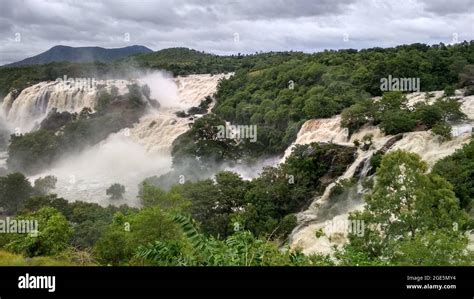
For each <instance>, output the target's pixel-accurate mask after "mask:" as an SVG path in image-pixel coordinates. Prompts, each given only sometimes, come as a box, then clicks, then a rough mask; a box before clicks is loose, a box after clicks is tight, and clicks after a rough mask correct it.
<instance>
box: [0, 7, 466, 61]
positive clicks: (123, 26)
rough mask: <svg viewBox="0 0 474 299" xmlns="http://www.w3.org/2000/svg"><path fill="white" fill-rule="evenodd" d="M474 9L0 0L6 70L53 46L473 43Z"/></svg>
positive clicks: (224, 50)
mask: <svg viewBox="0 0 474 299" xmlns="http://www.w3.org/2000/svg"><path fill="white" fill-rule="evenodd" d="M473 24H474V0H449V1H445V0H403V1H401V0H394V1H392V0H339V1H336V0H293V1H291V0H286V1H282V0H155V1H153V0H134V1H121V0H117V1H89V0H68V1H65V0H61V1H55V0H0V65H2V64H5V63H10V62H14V61H18V60H21V59H24V58H26V57H29V56H33V55H36V54H39V53H41V52H43V51H45V50H47V49H49V48H51V47H53V46H55V45H68V46H102V47H124V46H128V45H134V44H138V45H144V46H147V47H149V48H151V49H153V50H159V49H163V48H169V47H176V46H184V47H189V48H194V49H197V50H204V51H207V52H211V53H216V54H232V53H238V52H241V53H254V52H256V51H270V50H273V51H281V50H299V51H305V52H316V51H321V50H324V49H340V48H358V49H360V48H367V47H374V46H378V47H389V46H394V45H399V44H406V43H414V42H422V43H429V44H432V43H439V42H444V43H447V44H448V43H453V42H456V41H457V40H458V41H463V40H473V39H474V25H473Z"/></svg>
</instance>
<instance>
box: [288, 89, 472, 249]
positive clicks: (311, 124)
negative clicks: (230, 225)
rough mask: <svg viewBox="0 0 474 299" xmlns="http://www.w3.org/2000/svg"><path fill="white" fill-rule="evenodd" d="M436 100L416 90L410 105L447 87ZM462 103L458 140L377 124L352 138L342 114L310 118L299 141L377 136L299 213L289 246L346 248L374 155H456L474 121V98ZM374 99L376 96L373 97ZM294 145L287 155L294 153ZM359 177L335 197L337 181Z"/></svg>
mask: <svg viewBox="0 0 474 299" xmlns="http://www.w3.org/2000/svg"><path fill="white" fill-rule="evenodd" d="M433 94H434V95H435V96H434V97H433V98H431V99H429V100H427V99H425V98H424V96H425V95H424V93H413V94H409V95H408V96H407V98H408V101H409V103H410V104H412V105H413V104H414V103H416V102H419V101H429V102H433V101H434V100H436V99H437V98H439V97H441V96H442V95H443V92H442V91H435V92H433ZM457 98H458V100H459V101H460V102H461V103H462V106H461V109H462V111H463V112H464V113H465V114H466V115H467V117H468V119H467V120H466V121H464V122H463V123H460V124H456V125H453V138H452V140H449V141H444V142H442V141H441V139H440V138H439V136H434V135H433V134H432V133H431V132H429V131H420V132H409V133H404V134H400V135H397V136H391V135H385V134H383V133H382V132H381V131H380V129H379V128H378V127H374V126H364V127H363V128H361V129H360V130H359V131H357V132H356V133H354V134H353V135H352V136H351V137H350V138H349V137H348V136H347V133H346V131H345V130H344V129H343V128H342V127H341V126H340V121H341V117H340V115H337V116H334V117H332V118H327V119H313V120H308V121H307V122H306V123H305V124H304V125H303V126H302V127H301V130H300V132H298V135H297V139H296V141H295V142H294V144H308V143H311V142H333V143H336V144H339V145H345V146H351V145H352V146H353V144H354V141H355V140H356V139H357V140H362V138H363V137H364V136H365V135H371V136H372V145H371V147H370V148H369V150H367V151H362V150H361V149H359V150H358V152H357V158H356V160H355V161H354V163H353V164H352V165H350V166H349V167H348V168H347V170H346V171H345V173H344V174H343V175H342V176H341V177H339V178H338V179H337V180H336V181H335V182H333V183H331V184H329V185H328V186H327V187H326V189H325V190H324V192H323V194H321V195H320V196H317V197H315V198H314V199H313V201H312V203H311V205H310V206H309V208H308V209H306V210H305V211H302V212H300V213H298V215H297V218H298V225H297V226H296V228H295V229H294V230H293V232H292V234H291V236H290V246H291V247H292V248H299V249H301V250H303V252H304V253H305V254H311V253H323V254H331V253H332V252H333V246H338V247H340V246H342V245H344V244H345V242H346V241H347V238H346V237H347V232H348V229H347V223H348V222H347V220H348V216H349V213H350V212H353V211H356V210H361V209H363V206H364V203H363V200H362V199H363V195H364V193H365V191H366V190H364V188H363V184H362V183H363V181H364V180H365V179H366V178H367V175H368V174H369V173H370V157H371V156H372V155H373V154H374V153H375V152H377V151H379V150H381V151H383V152H387V151H388V152H389V151H393V150H398V149H400V150H404V151H409V152H413V153H416V154H418V155H420V156H421V158H422V159H423V160H424V161H426V162H427V163H428V165H429V166H430V167H432V166H433V165H434V164H435V163H436V161H438V160H439V159H442V158H444V157H446V156H449V155H451V154H453V153H454V152H455V151H456V150H457V149H459V148H461V147H462V146H463V145H464V144H466V143H468V142H469V141H470V140H471V137H472V133H471V132H472V127H473V125H474V96H468V97H461V96H458V97H457ZM374 100H377V99H376V98H374ZM294 144H293V145H291V146H290V148H289V149H288V150H287V152H286V153H285V157H284V158H283V160H282V161H284V160H285V159H286V157H287V156H288V155H289V154H290V153H291V148H292V147H293V146H294ZM351 178H355V179H357V182H356V183H355V185H354V186H352V187H350V188H346V190H345V192H344V193H343V194H342V195H340V196H339V197H338V198H332V197H331V191H332V190H333V188H334V187H335V186H336V184H337V183H339V182H342V181H343V180H346V179H351Z"/></svg>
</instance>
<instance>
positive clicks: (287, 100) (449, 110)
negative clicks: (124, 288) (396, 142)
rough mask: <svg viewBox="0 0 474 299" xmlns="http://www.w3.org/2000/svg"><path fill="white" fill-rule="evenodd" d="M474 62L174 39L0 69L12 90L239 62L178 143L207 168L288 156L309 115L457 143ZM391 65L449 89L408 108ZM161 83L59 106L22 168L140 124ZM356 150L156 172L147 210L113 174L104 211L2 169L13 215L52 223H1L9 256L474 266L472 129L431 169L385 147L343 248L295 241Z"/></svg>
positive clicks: (17, 163)
mask: <svg viewBox="0 0 474 299" xmlns="http://www.w3.org/2000/svg"><path fill="white" fill-rule="evenodd" d="M473 65H474V41H471V42H464V43H460V44H456V45H449V46H447V45H444V44H440V45H433V46H428V45H424V44H413V45H403V46H398V47H395V48H387V49H382V48H373V49H366V50H360V51H357V50H339V51H325V52H321V53H315V54H305V53H298V52H284V53H260V54H259V53H256V54H254V55H235V56H217V55H212V54H206V53H202V52H198V51H194V50H189V49H185V48H175V49H167V50H162V51H158V52H155V53H150V54H142V55H138V56H134V57H129V58H126V59H123V60H120V61H116V62H113V63H110V64H101V63H88V64H72V63H52V64H47V65H37V66H28V67H19V68H1V69H0V93H2V94H3V95H5V94H6V93H7V92H9V91H11V90H12V89H17V90H21V89H23V88H25V87H26V86H29V85H31V84H33V83H35V82H39V81H43V80H54V79H56V78H57V77H62V76H63V75H64V74H67V75H68V76H70V77H88V76H98V77H107V76H116V77H127V76H129V75H130V73H129V69H130V68H131V67H132V68H134V69H141V68H145V69H146V68H148V69H164V70H167V71H169V72H171V73H173V74H174V75H186V74H192V73H221V72H234V73H235V74H234V76H232V77H230V78H229V79H226V80H223V81H221V82H220V84H219V86H218V90H217V93H216V94H215V99H216V105H215V107H214V108H213V110H212V112H211V113H210V114H208V115H206V116H204V117H202V118H200V119H198V120H197V121H196V122H195V123H194V125H193V126H192V128H191V129H190V130H189V131H188V132H186V133H185V134H183V135H181V136H180V137H179V138H178V139H177V140H175V142H174V145H173V150H172V155H173V159H174V160H173V166H174V168H175V170H176V169H179V167H181V166H183V165H180V163H183V162H184V161H186V163H194V164H192V165H195V167H196V169H197V171H201V167H202V168H205V167H206V166H208V165H211V164H213V163H216V162H223V161H236V160H239V159H249V160H251V159H254V160H255V159H257V158H261V157H266V156H269V155H279V154H282V153H283V151H284V150H285V149H286V148H287V147H288V146H289V145H290V144H291V143H292V142H293V141H294V140H295V138H296V134H297V133H298V131H299V129H300V127H301V125H302V124H303V123H304V122H305V121H306V120H309V119H313V118H326V117H331V116H334V115H336V114H341V113H342V119H343V125H344V126H345V127H347V128H348V129H349V131H350V132H351V133H354V132H356V131H357V130H358V129H360V128H361V127H362V126H363V125H364V124H367V123H371V124H374V125H379V127H380V128H381V129H382V131H383V132H384V133H386V134H398V133H403V132H410V131H413V130H420V129H424V130H427V129H433V131H434V132H435V133H436V134H438V135H441V136H443V137H444V138H446V139H449V138H450V134H449V132H450V129H449V128H447V126H449V123H450V122H453V121H459V120H462V119H464V118H465V115H464V114H463V113H462V112H461V111H460V104H459V103H458V102H457V101H456V100H455V99H451V98H450V96H452V95H453V93H454V89H455V88H462V89H463V90H464V92H465V95H472V94H473V93H474V79H473V78H474V67H473ZM388 75H392V76H394V77H414V78H420V79H421V80H420V81H421V91H423V92H429V91H434V90H444V92H445V97H443V99H442V100H438V101H436V102H435V103H433V104H432V105H427V104H425V103H421V104H418V105H416V106H415V107H414V108H409V107H408V106H407V103H406V102H407V100H406V96H405V94H404V93H401V92H387V93H383V92H382V91H381V90H380V79H381V78H385V77H387V76H388ZM148 93H149V91H146V90H139V88H138V87H137V86H129V93H128V94H127V95H125V96H123V97H117V96H114V95H110V94H107V93H103V94H102V95H101V98H100V100H99V106H98V107H96V108H97V111H96V112H94V113H92V112H91V111H83V112H81V113H80V114H79V115H57V114H56V113H52V114H51V115H49V117H48V118H47V119H46V121H45V122H44V123H42V128H41V129H40V130H38V131H35V132H32V133H28V134H24V135H20V136H15V135H13V136H12V137H11V143H10V145H9V149H8V150H9V162H8V163H9V166H11V168H12V169H14V170H16V171H20V172H23V173H25V174H28V173H35V172H37V171H38V170H39V169H41V168H43V167H46V166H47V165H49V164H50V163H51V161H53V160H54V159H56V158H57V157H58V156H60V155H61V153H62V152H63V151H66V150H69V149H71V148H74V149H76V150H80V149H81V148H83V147H85V146H87V145H90V144H94V143H97V142H98V141H99V140H101V139H103V138H105V136H107V135H108V134H110V133H112V132H117V131H118V130H120V129H122V128H124V127H127V126H130V125H131V124H132V123H134V122H135V121H136V120H137V118H139V117H140V116H141V114H142V112H143V109H144V106H143V105H144V104H143V103H144V102H143V100H142V98H143V96H144V95H145V97H147V96H146V95H147V94H148ZM148 96H149V94H148ZM374 96H381V97H380V100H379V101H378V102H376V103H374V102H373V101H372V100H371V98H372V97H374ZM116 105H118V106H120V111H119V112H117V109H114V106H116ZM125 115H127V117H125ZM53 120H54V121H53ZM61 120H64V123H62V124H61V126H60V127H61V131H62V134H56V133H57V131H58V127H57V126H56V125H55V124H57V122H58V121H59V122H60V121H61ZM225 122H231V123H233V124H243V125H257V126H258V140H257V142H249V141H243V142H241V143H235V142H234V141H233V140H221V139H218V138H215V137H214V136H215V134H216V132H215V128H216V126H218V125H223V124H225ZM105 124H107V125H105ZM97 128H101V130H99V132H97ZM92 131H94V134H92ZM91 136H92V137H91ZM356 150H357V149H356V147H353V146H340V145H335V144H318V143H312V144H308V145H300V146H296V147H295V148H294V149H293V152H292V154H291V155H290V156H289V158H288V159H287V160H286V162H284V163H282V164H280V165H278V166H275V167H267V168H265V169H264V170H263V171H262V173H261V174H260V175H259V176H258V177H256V178H254V179H251V180H244V179H243V178H242V177H240V176H239V175H238V174H236V173H232V172H219V173H217V174H216V175H215V177H214V178H212V179H204V180H203V179H201V180H194V181H186V183H184V184H179V183H174V184H169V181H170V180H169V177H167V176H166V175H165V176H163V177H161V178H157V179H155V180H145V181H144V182H143V183H142V184H140V193H139V195H138V197H139V199H140V202H141V205H142V208H140V209H138V208H131V207H128V206H120V207H116V206H114V205H113V200H114V199H115V198H116V197H119V195H120V192H121V188H120V185H116V186H114V187H112V186H111V188H110V199H109V200H110V203H111V205H109V206H108V207H102V206H100V205H98V204H92V203H86V202H82V201H76V202H68V201H67V200H65V199H63V198H60V197H58V196H57V195H55V194H54V186H55V178H54V177H44V178H39V179H37V180H36V181H34V182H33V183H30V181H29V180H28V179H27V178H26V177H25V176H24V174H22V173H20V172H14V173H9V174H5V175H4V176H1V177H0V206H1V207H3V211H4V213H5V214H6V215H7V216H9V217H12V218H14V219H28V218H31V217H34V218H35V219H39V225H40V226H41V227H42V229H41V231H40V232H39V234H38V235H37V236H31V235H28V234H0V248H2V251H0V261H1V263H3V264H5V265H14V264H15V265H17V264H27V265H43V264H63V265H164V266H169V265H212V266H214V265H245V266H249V265H258V266H263V265H468V264H469V265H472V263H473V255H472V251H469V250H467V249H466V248H467V244H468V238H467V237H466V234H465V233H466V232H467V231H468V230H470V229H472V228H473V225H474V222H473V214H472V213H473V210H472V200H473V199H474V185H473V183H472V182H473V181H474V180H473V179H474V142H473V141H471V142H470V143H468V144H466V145H465V146H464V147H463V148H462V149H460V150H458V151H456V153H455V154H453V155H451V156H448V157H446V158H444V159H442V160H440V161H438V162H437V163H436V165H434V167H433V168H432V169H429V167H428V165H427V164H426V162H424V161H422V160H421V158H420V157H419V156H418V155H416V154H412V153H407V152H403V151H393V152H389V153H386V154H379V155H377V156H374V157H375V158H373V161H372V162H373V163H372V166H373V170H372V171H373V172H374V173H375V176H376V180H374V181H373V182H372V184H370V185H368V186H367V192H366V195H365V197H364V201H365V203H366V208H365V210H364V211H362V212H354V213H352V214H351V215H350V217H351V219H359V220H360V219H362V220H364V221H365V222H366V223H368V224H371V225H368V226H367V228H366V233H365V234H364V236H363V237H362V238H361V237H360V236H357V235H349V242H348V243H347V244H346V245H345V246H344V247H343V248H339V249H336V250H335V254H334V255H333V256H329V255H322V254H317V255H310V256H308V255H304V254H303V253H302V252H301V251H300V250H299V249H298V248H296V249H290V248H288V237H289V234H290V233H291V231H292V230H293V229H294V228H295V226H296V225H297V219H296V213H298V212H300V211H302V210H303V209H305V208H307V207H308V205H309V204H310V202H311V201H312V199H313V198H314V197H315V196H318V195H321V193H322V192H323V191H324V188H325V187H327V186H328V184H329V183H330V182H333V181H334V180H335V179H336V178H337V177H339V176H340V175H342V174H343V173H344V171H345V170H346V169H347V167H348V165H350V164H351V163H353V162H354V159H355V152H356ZM189 161H192V162H189ZM401 165H403V167H401ZM178 173H179V172H178ZM169 175H170V174H168V176H169ZM400 176H402V177H403V180H402V181H400V179H399V178H400ZM165 181H166V184H165V183H164V182H165ZM171 181H174V182H176V180H171ZM352 186H353V182H350V181H348V182H346V184H344V185H338V186H337V187H338V188H339V189H342V190H339V192H344V189H347V188H350V187H352ZM114 190H115V191H114ZM115 193H118V194H119V195H117V196H115ZM105 196H106V194H104V197H105ZM13 199H15V200H13ZM387 211H388V212H387ZM376 224H378V225H379V226H377V225H376ZM315 233H316V234H317V232H315ZM26 257H27V258H28V259H25V258H26Z"/></svg>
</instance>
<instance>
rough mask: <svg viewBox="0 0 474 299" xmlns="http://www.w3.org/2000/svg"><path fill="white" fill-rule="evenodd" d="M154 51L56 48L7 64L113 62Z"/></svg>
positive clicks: (143, 48)
mask: <svg viewBox="0 0 474 299" xmlns="http://www.w3.org/2000/svg"><path fill="white" fill-rule="evenodd" d="M151 52H153V50H151V49H149V48H147V47H145V46H139V45H134V46H129V47H124V48H113V49H106V48H101V47H69V46H54V47H52V48H51V49H49V50H47V51H45V52H43V53H41V54H38V55H36V56H33V57H29V58H26V59H23V60H21V61H18V62H13V63H10V64H6V65H4V66H7V67H15V66H24V65H34V64H46V63H50V62H62V61H67V62H93V61H99V62H111V61H113V60H117V59H121V58H125V57H128V56H131V55H137V54H146V53H151Z"/></svg>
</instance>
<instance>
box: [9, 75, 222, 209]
mask: <svg viewBox="0 0 474 299" xmlns="http://www.w3.org/2000/svg"><path fill="white" fill-rule="evenodd" d="M228 76H230V75H193V76H187V77H177V78H172V77H169V76H166V75H162V74H156V73H153V74H149V75H147V76H144V77H142V78H139V79H137V81H138V82H140V83H143V84H144V83H146V84H147V85H148V86H149V87H150V91H151V96H150V97H151V98H153V99H156V100H157V101H158V102H160V104H161V105H160V108H159V109H154V108H151V107H150V109H149V111H148V112H147V113H146V114H145V115H144V116H142V117H141V119H140V120H139V122H138V123H136V124H135V125H134V126H133V127H131V128H127V129H123V130H121V131H120V132H117V133H115V134H111V135H110V136H109V137H108V138H107V139H106V140H103V141H102V142H101V143H99V144H97V145H95V146H92V147H90V148H88V149H86V150H84V151H83V152H82V153H79V154H77V155H74V156H66V157H64V158H63V159H61V160H59V161H57V162H56V163H54V164H53V165H52V166H51V167H50V169H47V170H45V171H43V173H41V174H39V175H35V176H33V177H30V180H31V181H33V180H34V179H36V178H38V177H44V176H46V175H54V176H56V177H57V179H58V182H57V185H56V189H55V191H54V192H55V193H57V194H58V195H59V196H61V197H64V198H65V199H67V200H82V201H88V202H96V203H99V204H102V205H108V204H117V205H118V204H125V203H126V204H128V205H132V206H136V205H138V200H137V197H136V196H137V194H138V184H139V183H140V182H142V181H143V179H145V178H147V177H150V176H154V175H162V174H164V173H166V172H168V171H169V170H170V167H171V155H170V151H171V145H172V143H173V141H174V140H175V139H176V137H178V136H179V135H181V134H183V133H184V132H186V131H187V130H188V129H189V127H190V125H191V124H192V122H193V121H194V119H190V118H189V117H186V118H180V117H177V116H176V115H175V112H177V111H181V110H186V109H188V108H190V107H192V106H197V105H199V104H200V102H201V100H203V99H204V97H205V96H212V95H213V94H214V93H215V91H216V89H217V84H218V82H219V81H220V80H221V79H222V78H224V77H228ZM47 84H50V83H47ZM47 84H43V85H40V86H42V87H43V88H44V86H46V85H47ZM123 84H124V85H123V86H124V87H125V88H126V81H124V82H123ZM40 90H41V88H37V91H38V94H37V95H36V96H33V95H30V94H29V93H28V97H26V96H23V97H22V98H20V97H19V98H17V99H16V100H15V102H14V104H15V103H16V101H18V100H21V101H26V100H28V103H29V100H30V99H31V98H39V95H40V93H39V91H40ZM121 92H125V89H122V90H121ZM22 94H23V92H22ZM52 94H53V93H51V95H52ZM73 99H76V100H78V101H79V102H80V103H81V105H87V104H89V103H91V104H93V103H95V101H97V99H96V98H94V97H91V98H87V99H78V98H77V95H76V96H74V94H73V93H71V94H70V95H69V99H68V100H66V101H62V102H61V103H64V104H65V103H70V102H69V101H70V100H71V101H72V100H73ZM48 102H49V103H51V102H52V101H51V96H50V98H49V101H48ZM38 103H39V102H38ZM56 103H59V101H56ZM25 104H26V103H25ZM81 105H79V104H77V103H76V104H74V105H69V106H68V107H69V108H68V109H76V108H80V109H82V108H81V107H80V106H81ZM50 107H51V105H49V106H48V109H49V108H50ZM61 107H62V108H65V106H64V105H62V106H61ZM10 113H11V111H10ZM195 117H199V116H195ZM113 183H120V184H123V185H125V188H126V193H125V195H124V199H123V200H118V201H110V200H109V199H108V198H107V196H106V194H105V190H106V189H107V188H108V187H109V186H110V185H111V184H113Z"/></svg>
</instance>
